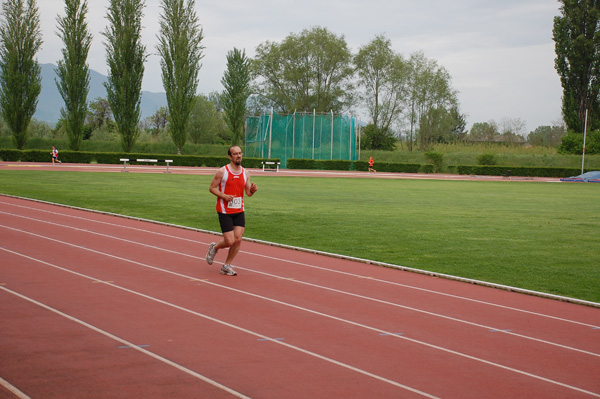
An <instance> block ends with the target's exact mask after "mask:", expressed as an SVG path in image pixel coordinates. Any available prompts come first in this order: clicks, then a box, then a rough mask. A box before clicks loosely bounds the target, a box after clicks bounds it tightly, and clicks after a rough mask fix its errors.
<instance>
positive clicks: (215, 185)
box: [209, 167, 233, 202]
mask: <svg viewBox="0 0 600 399" xmlns="http://www.w3.org/2000/svg"><path fill="white" fill-rule="evenodd" d="M224 173H225V168H224V167H223V168H219V170H217V173H215V176H214V177H213V179H212V181H211V182H210V188H209V191H210V192H211V193H212V194H213V195H215V196H217V197H219V198H221V199H223V200H225V201H227V202H229V201H231V200H232V199H233V195H227V194H225V193H222V192H221V190H219V183H221V179H223V174H224Z"/></svg>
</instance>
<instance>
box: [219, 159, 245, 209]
mask: <svg viewBox="0 0 600 399" xmlns="http://www.w3.org/2000/svg"><path fill="white" fill-rule="evenodd" d="M245 187H246V169H244V168H242V171H241V172H240V173H239V174H237V175H236V174H234V173H232V172H231V170H229V165H225V173H223V178H222V179H221V183H219V191H221V192H222V193H224V194H227V195H233V196H234V197H235V198H234V199H233V200H232V201H229V202H226V201H224V200H223V199H221V198H217V212H219V213H228V214H229V213H240V212H244V192H245Z"/></svg>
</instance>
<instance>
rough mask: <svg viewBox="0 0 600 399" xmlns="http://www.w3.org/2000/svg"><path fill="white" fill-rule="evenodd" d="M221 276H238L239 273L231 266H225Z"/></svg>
mask: <svg viewBox="0 0 600 399" xmlns="http://www.w3.org/2000/svg"><path fill="white" fill-rule="evenodd" d="M221 274H225V275H227V276H237V273H236V272H235V270H233V267H231V265H223V267H221Z"/></svg>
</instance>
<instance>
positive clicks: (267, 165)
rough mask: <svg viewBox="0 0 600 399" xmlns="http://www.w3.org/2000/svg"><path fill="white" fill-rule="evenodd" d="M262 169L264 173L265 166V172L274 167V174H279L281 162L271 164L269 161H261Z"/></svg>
mask: <svg viewBox="0 0 600 399" xmlns="http://www.w3.org/2000/svg"><path fill="white" fill-rule="evenodd" d="M261 163H262V167H263V172H264V171H265V166H266V167H267V168H269V169H267V170H273V169H272V168H273V165H275V168H276V169H275V172H279V165H281V162H271V161H262V162H261Z"/></svg>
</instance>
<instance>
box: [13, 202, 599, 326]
mask: <svg viewBox="0 0 600 399" xmlns="http://www.w3.org/2000/svg"><path fill="white" fill-rule="evenodd" d="M31 201H34V202H41V203H46V204H50V205H54V206H59V207H66V208H71V209H77V210H82V211H86V212H92V213H97V214H104V215H109V216H114V217H120V218H125V219H129V220H131V219H133V220H138V221H142V222H148V223H153V224H159V225H166V226H170V227H174V228H179V229H184V230H192V231H196V232H202V233H207V234H208V233H213V232H209V231H206V230H201V229H193V228H190V227H184V226H177V225H173V224H168V223H162V222H156V221H153V220H146V219H139V218H137V219H136V218H131V217H129V216H123V215H119V214H112V213H107V212H100V211H94V210H90V209H85V208H78V207H71V206H66V205H61V204H54V203H47V202H44V201H39V200H31ZM7 205H11V206H15V207H19V208H24V209H28V210H33V211H39V212H45V213H50V214H54V215H58V216H62V217H70V218H74V219H80V220H84V221H88V222H95V223H99V224H104V225H108V226H114V227H118V228H122V229H130V230H135V231H140V232H145V233H148V234H154V235H159V236H163V237H168V238H173V239H177V240H183V241H188V242H193V243H196V244H205V245H208V243H205V242H200V241H197V240H192V239H189V238H184V237H180V236H174V235H170V234H165V233H160V232H155V231H151V230H146V229H141V228H137V227H131V226H123V225H120V224H116V223H110V222H105V221H99V220H94V219H89V218H84V217H81V216H75V215H67V214H64V213H59V212H54V211H49V210H44V209H39V208H33V207H27V206H24V205H18V204H7ZM2 213H6V214H8V215H13V216H17V217H23V218H27V216H22V215H16V214H12V213H7V212H2ZM32 220H37V221H40V222H46V221H44V220H39V219H32ZM46 223H51V222H46ZM57 225H58V226H63V227H70V228H76V227H71V226H66V225H60V224H57ZM114 238H117V237H114ZM244 240H248V241H253V242H256V243H262V244H265V245H274V246H277V247H281V248H287V246H281V245H279V244H274V243H269V242H264V241H259V240H253V239H247V238H244ZM140 245H142V244H140ZM288 249H291V250H301V251H303V250H302V249H300V248H295V247H289V248H288ZM240 252H241V253H244V254H247V255H253V256H257V257H261V258H266V259H272V260H276V261H280V262H286V263H290V264H294V265H297V266H303V267H309V268H313V269H317V270H322V271H327V272H331V273H337V274H341V275H346V276H350V277H357V278H365V276H361V275H358V274H354V273H348V272H344V271H340V270H334V269H329V268H326V267H321V266H316V265H311V264H307V263H303V262H297V261H294V260H291V259H283V258H277V257H272V256H268V255H264V254H257V253H253V252H248V251H244V250H240ZM303 252H305V251H303ZM309 252H310V253H313V254H320V252H319V251H309ZM338 257H339V258H340V259H347V260H350V261H352V260H354V261H357V262H361V263H368V264H376V265H379V263H378V262H371V261H369V260H366V259H356V258H352V259H350V258H349V257H345V256H338ZM393 266H395V265H393ZM403 267H404V266H401V267H400V269H399V270H402V269H401V268H403ZM396 268H397V267H396ZM372 280H373V281H377V282H379V283H383V284H388V285H393V286H397V287H403V288H408V289H413V290H417V291H422V292H427V293H431V294H435V295H441V296H445V297H448V298H454V299H459V300H463V301H468V302H473V303H478V304H482V305H487V306H493V307H497V308H501V309H506V310H510V311H515V312H520V313H525V314H529V315H532V316H537V317H543V318H548V319H552V320H557V321H562V322H566V323H571V324H578V325H581V326H585V327H590V328H600V327H599V326H595V325H592V324H589V323H583V322H580V321H576V320H570V319H565V318H562V317H557V316H552V315H548V314H544V313H539V312H533V311H530V310H526V309H520V308H515V307H512V306H506V305H500V304H497V303H492V302H487V301H482V300H479V299H473V298H468V297H463V296H459V295H454V294H448V293H445V292H441V291H435V290H431V289H427V288H422V287H416V286H412V285H407V284H402V283H397V282H393V281H387V280H381V279H376V278H372ZM513 291H514V292H520V290H518V289H514V290H513ZM538 296H541V295H538ZM557 298H558V299H557ZM551 299H553V300H561V299H562V298H560V297H553V298H551ZM573 302H574V303H577V302H575V301H573ZM582 302H586V303H585V304H584V305H587V304H589V303H587V301H582Z"/></svg>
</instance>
